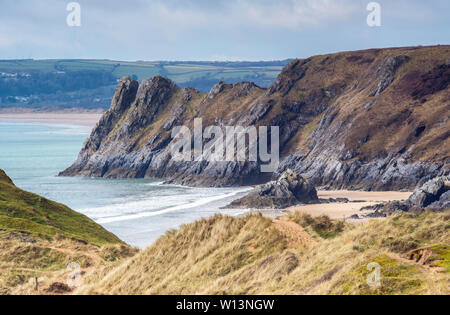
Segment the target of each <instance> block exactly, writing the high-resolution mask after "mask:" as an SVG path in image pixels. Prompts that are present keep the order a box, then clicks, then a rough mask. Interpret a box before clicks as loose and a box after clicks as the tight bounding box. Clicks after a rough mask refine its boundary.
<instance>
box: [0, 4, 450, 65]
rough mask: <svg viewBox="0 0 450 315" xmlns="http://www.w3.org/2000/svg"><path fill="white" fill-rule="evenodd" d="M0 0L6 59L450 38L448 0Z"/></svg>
mask: <svg viewBox="0 0 450 315" xmlns="http://www.w3.org/2000/svg"><path fill="white" fill-rule="evenodd" d="M69 2H71V1H64V0H0V59H21V58H34V59H47V58H96V59H115V60H277V59H286V58H302V57H308V56H311V55H316V54H322V53H329V52H337V51H343V50H357V49H366V48H374V47H393V46H410V45H434V44H450V40H449V39H450V22H449V21H450V19H449V16H450V14H449V12H450V1H449V0H427V1H424V0H379V1H377V2H378V3H379V4H380V5H381V18H382V25H381V27H369V26H368V25H367V23H366V18H367V15H368V14H369V12H368V11H367V10H366V7H367V4H368V3H369V2H371V1H368V0H367V1H362V0H146V1H144V0H127V1H125V0H108V1H100V0H79V1H77V2H78V3H79V4H80V6H81V26H80V27H69V26H68V25H67V23H66V17H67V15H68V14H69V12H68V11H66V6H67V4H68V3H69Z"/></svg>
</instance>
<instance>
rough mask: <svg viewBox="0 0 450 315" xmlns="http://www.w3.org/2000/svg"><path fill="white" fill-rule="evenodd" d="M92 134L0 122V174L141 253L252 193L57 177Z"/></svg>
mask: <svg viewBox="0 0 450 315" xmlns="http://www.w3.org/2000/svg"><path fill="white" fill-rule="evenodd" d="M90 131H91V130H90V128H89V127H86V126H76V125H53V124H39V123H17V122H9V121H7V120H0V168H1V169H3V170H4V171H5V172H6V173H7V174H8V175H9V176H10V177H11V178H12V180H13V181H14V183H15V185H16V186H18V187H20V188H22V189H24V190H27V191H30V192H33V193H36V194H39V195H42V196H44V197H46V198H48V199H51V200H54V201H57V202H60V203H63V204H65V205H67V206H69V207H70V208H72V209H73V210H75V211H78V212H80V213H82V214H84V215H86V216H88V217H89V218H91V219H92V220H94V221H95V222H97V223H98V224H100V225H102V226H103V227H104V228H106V229H107V230H109V231H111V232H112V233H114V234H115V235H117V236H118V237H119V238H120V239H122V240H123V241H125V242H126V243H128V244H130V245H132V246H135V247H138V248H145V247H147V246H149V245H151V244H152V243H153V242H154V241H155V240H156V239H157V238H158V237H160V236H162V235H164V233H166V231H168V230H173V229H177V228H179V227H180V226H181V225H183V224H188V223H191V222H193V221H196V220H198V219H201V218H207V217H211V216H213V215H214V214H216V213H221V214H224V215H229V216H241V215H244V214H245V212H246V211H245V210H222V209H221V207H223V206H225V205H227V204H229V203H230V202H231V201H233V200H235V199H237V198H239V197H241V196H243V195H244V194H245V193H246V192H248V191H249V190H250V188H192V187H184V186H178V185H165V184H164V183H163V182H164V180H163V179H120V180H114V179H101V178H72V177H58V176H57V175H58V173H59V172H60V171H62V170H64V169H65V168H67V167H69V166H70V165H71V164H72V163H73V162H74V161H75V160H76V158H77V155H78V152H79V151H80V149H81V147H82V145H83V142H84V141H85V140H86V139H87V137H88V136H89V133H90Z"/></svg>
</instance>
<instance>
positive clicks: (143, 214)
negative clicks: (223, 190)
mask: <svg viewBox="0 0 450 315" xmlns="http://www.w3.org/2000/svg"><path fill="white" fill-rule="evenodd" d="M247 190H248V189H245V190H244V189H243V190H238V191H234V192H231V193H227V194H221V195H216V196H210V197H205V198H200V199H198V200H195V201H193V202H190V203H183V204H180V205H176V206H172V207H168V208H166V209H161V210H157V211H144V212H140V213H135V214H125V215H120V216H114V217H105V218H99V219H97V220H96V222H97V223H99V224H105V223H113V222H121V221H128V220H136V219H141V218H146V217H153V216H158V215H162V214H166V213H170V212H174V211H179V210H185V209H192V208H196V207H200V206H204V205H206V204H208V203H211V202H214V201H218V200H221V199H225V198H231V197H233V196H235V195H237V194H239V193H242V192H245V191H247ZM142 202H145V201H140V203H142ZM129 206H130V205H128V207H129ZM123 207H125V205H123Z"/></svg>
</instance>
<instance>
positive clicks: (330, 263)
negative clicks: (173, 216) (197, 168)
mask: <svg viewBox="0 0 450 315" xmlns="http://www.w3.org/2000/svg"><path fill="white" fill-rule="evenodd" d="M449 219H450V213H449V212H448V211H446V212H444V213H439V214H438V213H424V214H421V215H417V216H415V215H408V214H404V215H400V216H397V217H391V218H389V219H387V220H383V221H381V220H375V221H371V222H369V223H366V224H362V225H350V224H346V223H343V222H333V221H330V220H329V219H328V218H327V217H319V218H312V217H309V216H305V215H300V214H295V215H291V216H288V217H285V218H281V219H280V220H275V221H272V220H271V219H268V218H264V217H262V216H257V215H249V216H247V217H244V218H230V217H223V216H215V217H213V218H210V219H205V220H201V221H198V222H195V223H192V224H189V225H185V226H183V227H181V228H180V229H179V230H178V231H169V232H167V233H166V235H165V236H163V237H161V238H160V239H159V240H158V241H156V243H154V244H153V245H152V246H150V247H149V248H148V249H146V250H145V251H142V252H141V253H139V254H138V255H136V256H134V257H133V258H130V259H129V260H127V261H125V262H124V263H122V264H120V265H119V266H118V267H116V268H113V269H112V270H111V269H107V268H104V269H101V270H98V271H97V272H96V273H93V274H92V276H91V277H89V278H87V279H86V282H85V286H83V287H81V288H80V289H79V290H78V291H77V293H82V294H86V293H90V294H92V293H94V294H294V295H295V294H449V293H450V287H449V285H450V256H449V253H450V247H449V244H450V232H449V228H450V221H449ZM370 263H377V264H378V265H379V266H380V275H381V285H380V286H377V287H370V286H369V285H368V284H367V281H366V279H367V276H368V275H369V273H370V271H368V270H367V266H368V265H369V264H370Z"/></svg>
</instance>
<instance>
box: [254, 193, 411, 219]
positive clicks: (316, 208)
mask: <svg viewBox="0 0 450 315" xmlns="http://www.w3.org/2000/svg"><path fill="white" fill-rule="evenodd" d="M318 195H319V198H321V199H328V198H334V199H336V198H347V199H349V200H350V202H349V203H329V204H314V205H305V206H294V207H290V208H287V209H284V210H258V211H256V212H261V213H262V214H264V215H266V216H270V217H277V216H281V215H286V214H290V213H294V212H301V213H308V214H310V215H312V216H320V215H327V216H329V217H330V218H331V219H339V220H343V219H346V220H347V221H351V222H354V223H362V222H365V221H367V220H366V219H364V220H349V219H348V218H349V217H350V216H352V215H354V214H358V215H361V214H367V213H370V212H371V211H361V209H362V208H364V207H367V206H373V205H376V204H379V203H382V202H388V201H395V200H406V199H408V198H409V196H410V195H411V192H398V191H374V192H372V191H349V190H335V191H329V190H328V191H318Z"/></svg>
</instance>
